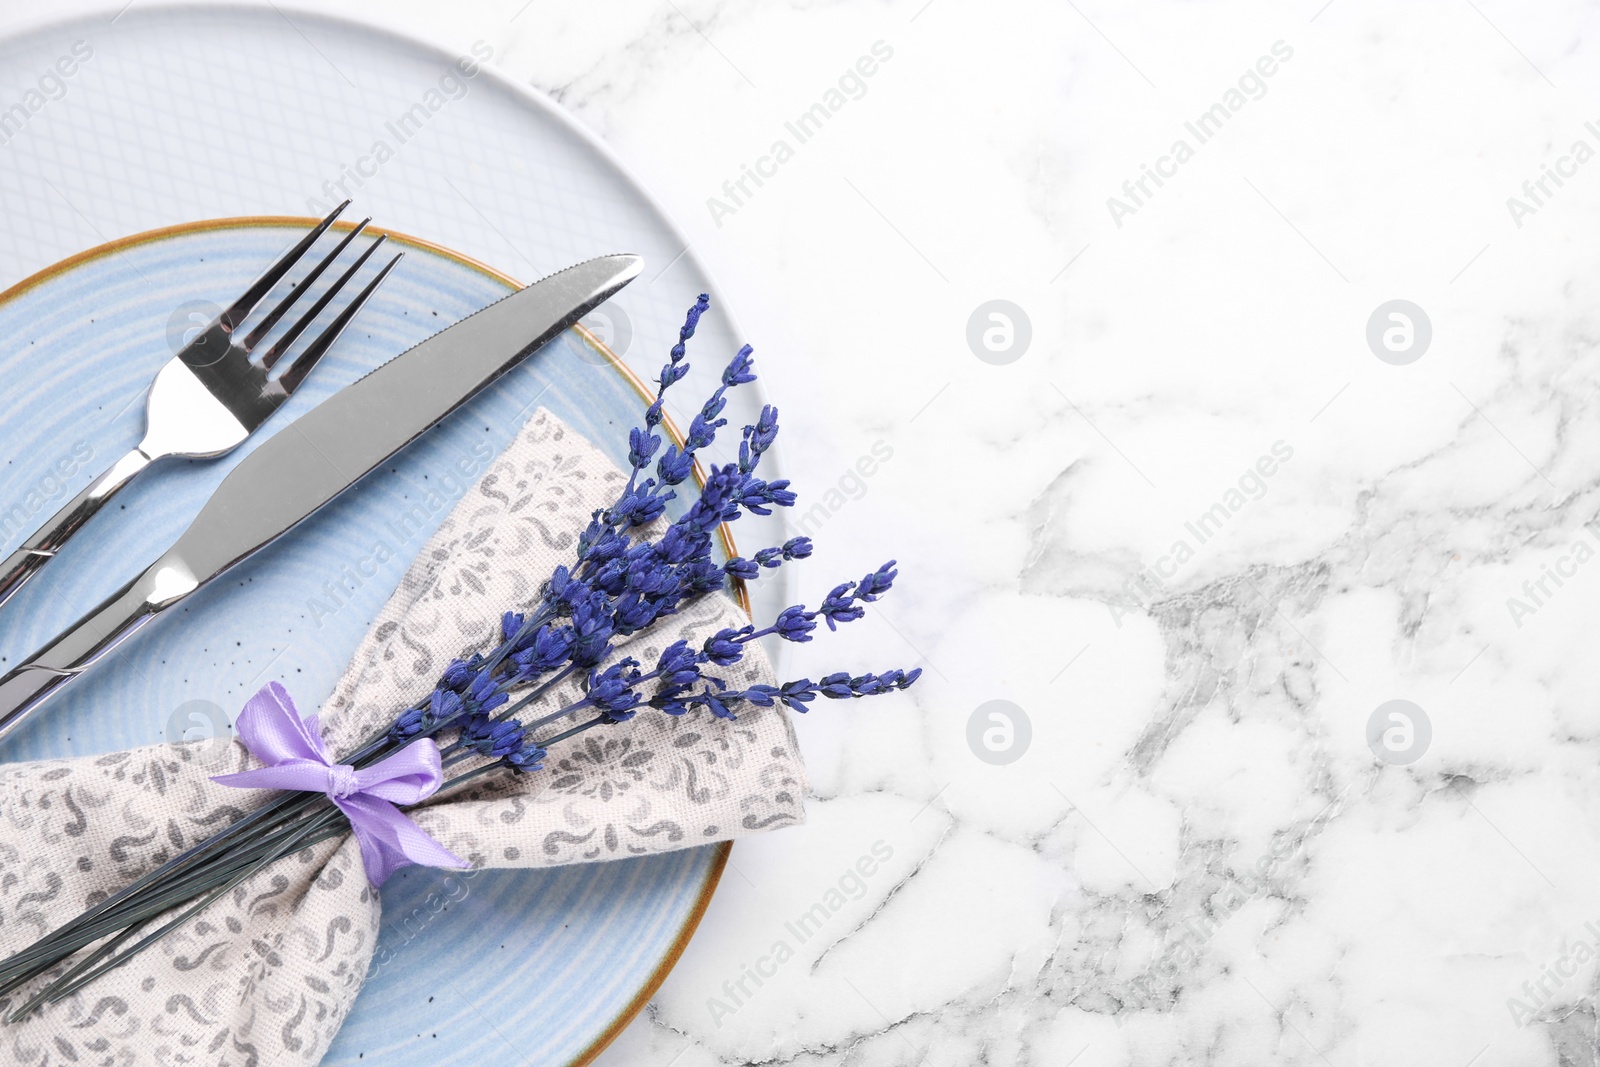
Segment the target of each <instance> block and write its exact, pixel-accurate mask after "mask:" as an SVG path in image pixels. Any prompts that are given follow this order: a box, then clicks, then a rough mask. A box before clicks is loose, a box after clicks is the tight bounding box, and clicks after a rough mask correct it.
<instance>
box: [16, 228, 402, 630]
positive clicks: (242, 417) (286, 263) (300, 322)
mask: <svg viewBox="0 0 1600 1067" xmlns="http://www.w3.org/2000/svg"><path fill="white" fill-rule="evenodd" d="M349 204H350V201H348V200H346V201H345V202H344V203H342V204H340V205H339V206H338V207H336V208H334V209H333V211H332V212H331V213H330V214H329V215H328V217H327V218H325V219H323V220H322V221H321V222H319V223H317V225H316V226H315V227H314V228H313V229H312V230H311V232H310V233H308V234H306V235H305V236H304V237H302V238H301V239H300V240H299V242H297V243H296V244H295V246H294V247H293V248H291V249H289V251H287V252H285V253H284V254H283V256H282V257H281V258H279V259H278V261H277V262H275V263H274V264H272V266H270V267H268V268H267V270H266V272H265V273H263V274H262V275H261V277H259V278H257V279H256V280H255V281H254V282H253V283H252V284H251V285H250V288H248V289H246V290H245V292H244V294H243V295H242V296H240V297H239V299H237V300H235V301H234V302H233V303H232V304H231V305H230V306H229V307H228V308H227V310H225V311H223V312H222V313H221V314H220V315H218V316H217V317H216V318H215V319H214V320H212V322H211V323H210V324H209V325H208V326H207V327H206V328H205V329H204V330H202V331H201V332H200V333H199V334H198V335H197V336H196V337H195V338H194V340H192V341H190V342H189V343H188V344H186V345H185V346H184V347H183V348H182V349H181V350H180V351H179V352H178V354H177V355H175V356H173V357H172V358H171V359H169V360H168V361H167V362H166V364H165V365H163V366H162V368H161V369H160V370H159V371H157V372H156V376H155V378H154V380H152V381H151V383H150V393H149V395H148V396H147V397H146V399H145V434H144V439H143V440H142V441H140V442H139V444H138V445H137V446H136V447H135V448H134V449H133V451H131V452H129V453H128V454H127V455H125V456H123V457H122V458H121V459H119V460H117V461H116V462H115V463H113V464H112V465H111V467H110V468H109V469H108V470H106V472H105V473H104V474H102V475H100V477H98V478H96V479H95V480H94V481H92V482H90V483H89V486H88V488H86V489H84V490H83V491H82V492H81V493H79V494H78V495H77V496H75V497H73V498H72V499H71V500H69V501H68V502H67V503H66V504H65V505H63V506H62V508H61V510H60V511H58V512H56V513H55V515H54V516H52V517H51V519H50V520H49V521H48V522H46V523H45V524H44V525H43V526H41V527H40V528H39V529H38V530H37V531H35V532H34V534H33V535H32V536H31V537H29V538H28V539H27V540H26V541H24V542H23V543H22V546H21V547H20V548H18V549H17V550H16V551H15V552H13V553H11V555H10V556H9V557H7V558H6V560H5V562H4V563H3V564H0V604H4V603H5V602H6V601H7V600H9V599H10V598H11V597H12V595H13V594H15V593H16V591H17V590H18V589H21V588H22V586H23V584H24V583H25V582H27V580H28V579H29V578H31V577H33V575H34V574H36V573H37V572H38V571H39V569H40V568H41V567H43V566H44V565H45V564H46V563H48V562H49V561H50V559H51V558H53V557H54V556H55V554H56V553H57V552H59V551H60V549H61V546H62V545H64V544H66V542H67V540H68V539H69V538H70V537H71V536H72V535H73V534H74V533H76V532H77V531H78V530H79V529H80V528H81V527H82V526H83V524H84V523H86V522H88V521H89V519H90V518H92V517H93V516H94V514H95V513H96V512H97V511H99V510H100V509H101V508H103V507H105V505H106V502H107V501H109V500H110V499H111V498H112V497H113V496H115V495H116V494H117V492H118V491H119V490H120V489H121V488H122V487H123V486H125V485H127V484H128V483H129V482H130V481H132V480H133V477H134V475H136V474H138V473H139V472H140V471H142V470H144V469H145V468H146V467H148V466H150V464H152V463H154V462H155V461H157V460H159V459H167V458H171V457H183V458H190V459H201V458H208V457H215V456H221V455H224V454H226V453H228V452H231V451H232V450H233V449H235V448H237V447H238V446H239V445H240V444H242V443H243V442H244V440H245V438H247V437H249V436H250V434H251V433H253V432H254V431H255V429H256V428H257V427H258V426H260V425H261V424H262V423H263V422H265V421H266V420H267V418H268V416H270V415H271V414H272V413H273V412H274V411H276V410H278V408H279V407H280V406H281V405H282V404H283V402H284V401H285V400H287V399H289V396H290V395H291V394H292V393H294V391H295V390H296V389H298V388H299V387H300V385H301V383H302V382H304V381H305V379H306V375H308V374H310V373H311V369H312V368H313V367H315V366H316V364H317V361H318V360H319V359H321V358H322V357H323V355H324V354H326V352H327V351H328V349H329V348H331V347H332V346H333V343H334V341H336V340H338V337H339V335H340V334H341V333H342V332H343V331H344V328H345V327H346V326H348V325H349V324H350V320H351V319H353V318H355V315H356V312H358V311H359V310H360V309H361V306H362V305H363V304H365V303H366V302H367V299H368V298H369V297H371V296H372V294H373V292H374V291H376V290H377V288H378V286H379V285H380V284H382V282H383V280H384V278H385V277H387V276H388V274H389V272H390V271H391V270H393V269H394V266H395V264H396V263H398V262H400V259H401V257H402V256H404V255H405V253H403V252H402V253H400V254H399V255H397V256H395V257H394V258H393V259H391V260H390V261H389V262H388V263H387V264H386V265H385V266H384V267H383V269H381V270H380V271H378V273H377V276H376V277H374V278H373V279H372V280H371V281H370V282H368V283H367V285H366V287H365V288H364V289H362V290H361V292H360V293H359V294H357V296H356V298H355V299H354V300H352V301H351V302H350V303H349V305H347V306H346V307H345V308H344V309H343V310H341V311H340V312H339V314H338V316H337V317H336V318H335V319H334V320H333V321H332V322H331V323H329V324H328V326H327V327H326V328H325V329H324V330H323V331H322V332H321V333H320V334H318V335H317V337H316V339H315V340H313V341H312V342H311V344H310V345H309V346H308V347H307V348H306V350H305V351H304V352H302V353H300V355H299V356H298V357H296V358H295V359H294V360H293V361H292V362H291V364H290V365H289V366H288V368H287V369H286V370H285V371H283V373H282V374H280V375H279V376H278V377H276V378H273V377H271V376H270V372H271V371H272V369H273V367H275V366H276V365H277V364H278V363H279V362H280V361H281V360H282V359H283V357H284V355H285V354H286V353H287V352H288V350H289V348H290V346H291V345H293V344H294V343H295V341H297V340H298V339H299V337H300V335H301V334H302V333H303V332H305V329H306V327H308V326H310V325H311V323H312V322H313V321H314V320H315V319H316V318H317V316H318V315H320V314H321V313H322V311H323V310H324V309H325V308H327V306H328V304H329V303H330V302H332V300H333V299H334V297H335V296H337V295H338V293H339V291H340V290H341V289H343V288H344V286H345V285H346V284H347V283H348V282H349V281H350V279H351V278H353V277H355V275H356V272H357V271H359V270H360V269H361V267H362V265H363V264H365V263H366V261H367V260H368V258H370V257H371V256H372V253H373V252H375V251H377V249H378V246H379V245H381V244H383V242H384V240H385V239H386V237H387V235H380V236H379V237H378V239H377V240H375V241H373V242H372V243H371V244H369V245H367V247H366V249H365V250H364V251H363V252H362V253H361V255H360V256H359V257H358V258H357V259H356V261H355V263H353V264H351V266H350V267H349V268H348V269H346V270H345V272H344V273H343V274H342V275H341V276H340V277H339V278H338V280H336V281H335V282H334V283H333V284H332V285H331V286H330V287H329V288H328V290H327V291H326V292H325V293H323V294H322V296H321V297H320V298H318V300H317V302H316V303H315V304H313V305H312V306H311V309H310V310H309V311H307V312H306V313H305V314H303V315H301V316H300V318H299V319H297V320H296V321H294V323H293V324H292V325H290V327H289V328H288V330H287V331H285V333H284V334H283V336H282V337H281V338H279V339H278V340H277V341H276V342H274V343H273V345H272V347H271V348H269V349H268V350H267V351H266V353H265V354H264V355H263V356H262V357H261V358H260V359H259V360H253V359H252V358H251V353H252V351H253V350H254V349H255V347H256V346H257V345H258V344H260V342H261V340H262V339H263V338H264V337H266V336H267V334H268V333H270V332H271V330H272V328H273V327H274V326H276V325H277V324H278V322H279V320H281V319H282V318H283V316H284V314H285V313H286V312H287V311H288V310H289V309H290V308H291V307H292V306H293V305H294V303H295V302H296V301H297V300H299V299H300V297H302V296H304V295H305V294H306V293H307V292H308V291H309V290H310V289H311V286H312V284H313V283H314V282H316V280H317V279H318V278H319V277H320V276H321V275H322V272H323V271H325V270H327V269H328V267H329V266H330V265H332V263H333V262H334V260H336V259H337V258H338V257H339V254H340V253H341V252H343V251H344V250H345V248H346V247H348V246H349V244H350V242H351V241H354V240H355V239H356V235H357V234H359V233H361V231H362V230H363V229H365V228H366V225H367V223H368V222H371V221H372V220H371V219H370V218H368V219H363V220H362V221H361V222H360V223H359V224H357V225H356V227H355V229H353V230H351V231H350V232H349V233H348V234H346V235H345V237H344V239H343V240H341V241H340V242H339V244H338V246H337V247H336V248H334V250H333V251H331V252H329V253H328V254H327V255H326V256H324V257H323V258H322V260H321V261H320V262H319V263H317V265H316V266H315V267H313V268H312V269H311V271H310V272H309V273H308V274H307V275H306V277H305V278H304V279H303V280H302V281H301V282H300V283H299V284H297V285H295V286H294V288H293V289H292V290H291V291H290V292H289V294H288V295H286V296H285V297H284V298H283V299H282V300H280V301H279V302H278V303H277V305H276V306H274V307H273V308H272V309H271V310H270V311H268V312H267V314H266V316H265V317H264V318H263V319H262V320H261V321H260V323H258V324H257V325H256V326H255V327H254V328H252V329H251V331H250V332H249V333H248V334H246V335H245V336H244V337H243V338H239V337H236V336H235V333H236V331H238V330H239V328H240V327H241V326H243V325H244V322H245V320H246V319H247V318H248V317H249V316H250V313H251V312H253V311H254V310H255V309H256V306H257V305H258V304H260V303H261V301H262V300H263V299H265V298H266V296H267V294H268V293H269V292H271V291H272V288H273V287H274V286H275V285H277V283H278V282H279V281H281V280H282V279H283V277H284V275H286V274H287V273H289V271H290V270H291V269H293V268H294V265H295V264H296V263H298V262H299V261H300V260H301V258H302V257H303V256H304V255H305V254H306V252H307V251H309V250H310V248H311V246H312V245H313V244H315V243H316V241H317V238H319V237H321V236H322V235H323V233H324V232H326V231H327V229H328V227H330V226H332V225H333V222H334V220H335V219H337V218H338V217H339V214H340V213H341V212H342V211H344V209H345V208H346V207H348V206H349Z"/></svg>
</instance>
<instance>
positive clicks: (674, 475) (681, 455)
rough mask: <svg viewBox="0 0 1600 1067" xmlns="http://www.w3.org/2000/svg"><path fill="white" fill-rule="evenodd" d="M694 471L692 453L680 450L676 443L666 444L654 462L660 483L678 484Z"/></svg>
mask: <svg viewBox="0 0 1600 1067" xmlns="http://www.w3.org/2000/svg"><path fill="white" fill-rule="evenodd" d="M692 473H694V455H693V454H692V453H689V452H680V451H679V450H678V446H677V445H668V446H667V450H666V451H665V452H663V453H661V459H660V460H659V461H658V462H657V463H656V475H657V476H658V477H659V478H660V479H661V484H662V485H678V484H680V483H682V482H683V481H684V479H686V478H688V477H689V475H690V474H692Z"/></svg>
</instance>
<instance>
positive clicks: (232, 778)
mask: <svg viewBox="0 0 1600 1067" xmlns="http://www.w3.org/2000/svg"><path fill="white" fill-rule="evenodd" d="M235 725H236V726H237V727H238V730H239V739H240V740H241V741H243V742H244V746H245V748H247V749H249V750H250V753H251V755H253V756H255V757H256V758H257V759H259V760H261V761H262V763H264V764H266V766H263V767H258V768H256V769H255V770H249V771H240V772H239V773H237V774H219V775H215V776H214V777H213V778H212V779H211V780H212V781H213V782H216V783H217V784H219V785H226V786H231V787H234V788H237V789H295V790H302V791H304V792H308V793H325V794H327V796H328V799H329V800H331V801H333V803H334V804H335V805H337V806H338V808H339V810H340V811H342V812H344V814H345V816H346V817H347V818H348V819H349V820H350V829H351V830H352V831H353V832H354V833H355V835H356V841H357V842H358V843H359V844H360V845H361V860H362V863H363V864H364V865H365V866H366V870H367V880H368V881H369V882H371V883H372V884H373V885H374V886H381V885H383V883H384V882H385V881H387V880H388V878H389V876H390V875H391V874H393V873H394V872H395V871H397V870H399V869H400V868H401V867H406V866H409V865H411V864H414V863H416V864H422V865H424V866H429V867H467V866H470V865H469V864H468V863H467V862H466V861H465V860H463V859H461V858H460V857H459V856H457V855H455V854H454V853H452V852H451V851H450V850H449V849H447V848H445V847H444V846H443V845H441V844H440V843H439V842H437V841H435V840H434V839H433V838H431V837H429V836H428V834H427V832H426V831H424V830H423V829H422V827H420V826H418V825H417V824H416V823H414V822H412V821H411V819H410V818H408V817H407V816H406V815H405V814H404V813H403V812H401V811H400V810H399V809H398V808H396V807H395V804H397V803H398V804H415V803H417V802H418V801H421V800H425V799H427V798H428V797H430V796H432V795H433V794H434V793H436V792H438V790H439V786H440V785H442V784H443V783H444V770H443V768H442V767H441V766H440V762H439V746H438V745H436V744H434V743H433V740H432V739H431V738H427V737H423V738H418V739H417V740H415V741H413V742H412V743H411V744H409V745H407V746H406V747H405V748H402V749H401V750H400V751H398V752H396V753H394V754H392V755H390V756H387V757H385V758H384V759H382V760H379V761H378V762H377V763H375V764H373V765H372V766H370V767H363V768H361V769H360V770H357V769H356V768H354V767H352V766H350V765H349V764H348V763H335V762H334V761H333V757H331V756H330V755H328V750H327V746H326V745H324V744H323V742H322V735H321V733H320V732H319V730H318V728H317V717H316V716H315V715H311V716H308V717H306V718H305V719H302V718H300V713H299V711H298V710H296V708H295V706H294V701H293V700H292V699H291V698H290V696H289V692H288V690H286V689H284V687H283V686H281V685H279V684H278V683H277V682H269V683H268V684H267V685H265V686H263V687H262V688H261V690H260V691H259V692H258V693H256V695H255V696H253V697H251V698H250V699H249V701H247V702H246V703H245V706H244V710H243V711H241V712H240V713H239V721H238V722H237V723H236V724H235Z"/></svg>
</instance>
